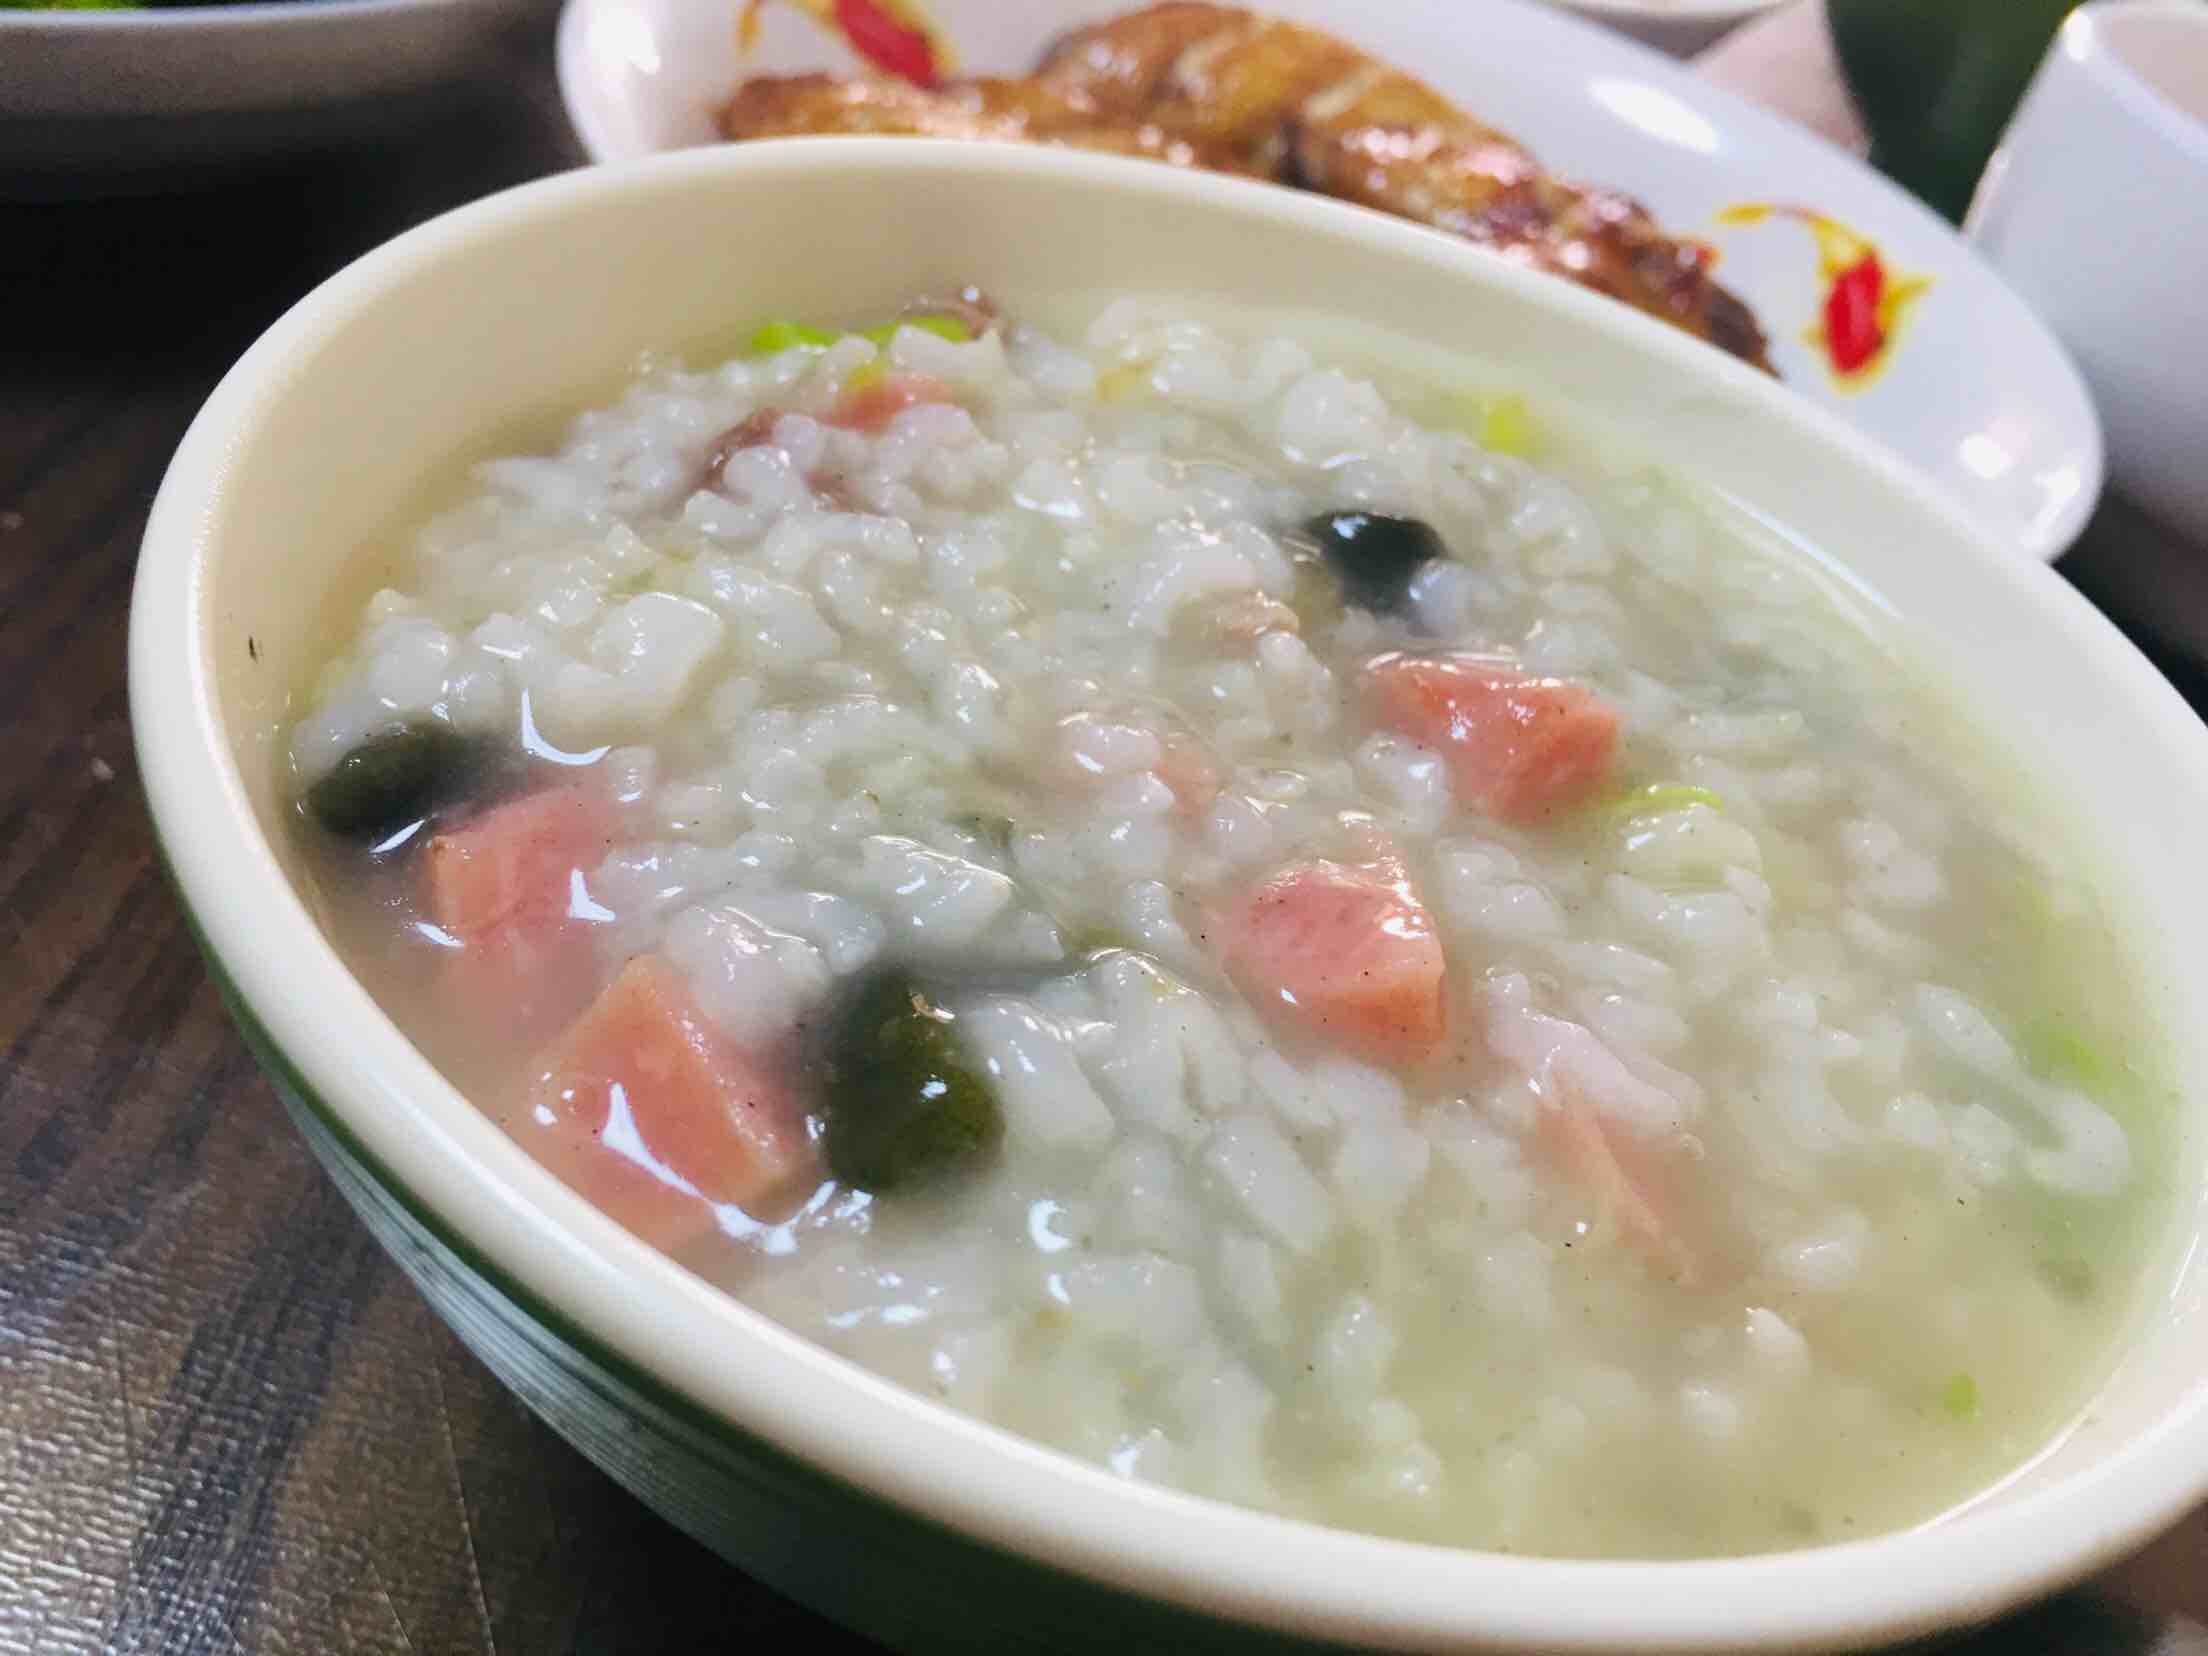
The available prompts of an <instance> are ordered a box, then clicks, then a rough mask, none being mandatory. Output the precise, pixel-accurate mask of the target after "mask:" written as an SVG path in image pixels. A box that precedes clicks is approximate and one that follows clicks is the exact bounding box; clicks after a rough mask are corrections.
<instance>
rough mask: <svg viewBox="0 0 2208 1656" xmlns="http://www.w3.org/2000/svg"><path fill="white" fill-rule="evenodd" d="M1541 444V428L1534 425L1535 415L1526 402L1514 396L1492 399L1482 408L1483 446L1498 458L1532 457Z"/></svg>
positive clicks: (1485, 402)
mask: <svg viewBox="0 0 2208 1656" xmlns="http://www.w3.org/2000/svg"><path fill="white" fill-rule="evenodd" d="M1540 440H1541V432H1540V428H1539V427H1537V426H1536V425H1535V424H1534V423H1533V412H1532V410H1531V409H1529V408H1527V407H1526V399H1525V398H1523V397H1521V396H1518V395H1517V394H1516V393H1511V394H1508V395H1505V396H1500V397H1489V398H1487V399H1486V400H1485V401H1484V402H1482V403H1481V405H1480V446H1481V447H1482V448H1488V449H1493V450H1494V451H1495V452H1496V453H1497V454H1510V455H1516V456H1518V457H1519V458H1520V459H1523V458H1524V457H1525V456H1527V455H1529V454H1531V453H1532V452H1533V450H1534V448H1535V446H1536V445H1537V444H1538V443H1539V442H1540Z"/></svg>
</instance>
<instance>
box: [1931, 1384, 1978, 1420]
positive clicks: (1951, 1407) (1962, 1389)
mask: <svg viewBox="0 0 2208 1656" xmlns="http://www.w3.org/2000/svg"><path fill="white" fill-rule="evenodd" d="M1940 1409H1941V1411H1942V1412H1943V1413H1944V1414H1946V1416H1947V1417H1948V1418H1949V1419H1950V1420H1963V1421H1969V1420H1976V1419H1977V1418H1978V1382H1977V1381H1976V1380H1974V1379H1972V1378H1971V1377H1970V1376H1969V1375H1967V1374H1951V1375H1949V1376H1948V1377H1947V1381H1946V1383H1945V1384H1943V1385H1942V1386H1941V1387H1940Z"/></svg>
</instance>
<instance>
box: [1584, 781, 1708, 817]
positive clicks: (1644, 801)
mask: <svg viewBox="0 0 2208 1656" xmlns="http://www.w3.org/2000/svg"><path fill="white" fill-rule="evenodd" d="M1689 805H1707V806H1708V807H1709V808H1710V809H1711V810H1713V811H1722V810H1724V809H1725V801H1724V799H1723V798H1722V797H1721V796H1719V795H1718V794H1717V793H1715V792H1713V791H1712V790H1711V789H1708V788H1700V787H1696V786H1695V785H1694V784H1693V783H1691V782H1651V783H1649V784H1648V786H1646V787H1645V788H1631V789H1628V790H1627V791H1626V792H1625V793H1624V794H1622V795H1621V796H1619V797H1618V798H1617V799H1614V800H1612V801H1611V802H1610V805H1609V807H1608V808H1607V810H1606V811H1605V813H1604V814H1605V815H1606V816H1608V818H1609V819H1610V821H1611V822H1613V823H1625V822H1631V821H1632V820H1633V819H1634V818H1635V817H1643V816H1656V815H1659V814H1660V813H1662V812H1664V811H1683V810H1685V809H1686V808H1687V807H1688V806H1689Z"/></svg>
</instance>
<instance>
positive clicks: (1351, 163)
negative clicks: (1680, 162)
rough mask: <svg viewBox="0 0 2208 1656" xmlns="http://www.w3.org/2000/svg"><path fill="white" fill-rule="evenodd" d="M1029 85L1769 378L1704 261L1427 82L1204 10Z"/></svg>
mask: <svg viewBox="0 0 2208 1656" xmlns="http://www.w3.org/2000/svg"><path fill="white" fill-rule="evenodd" d="M1036 79H1038V80H1039V81H1041V82H1043V83H1044V84H1046V85H1048V86H1050V87H1052V88H1053V89H1055V90H1057V91H1059V92H1061V93H1064V94H1067V95H1069V96H1078V97H1081V98H1085V99H1086V100H1087V101H1088V102H1089V103H1091V104H1092V105H1093V106H1094V107H1095V108H1096V109H1098V110H1099V111H1100V112H1101V113H1105V114H1116V115H1121V116H1124V117H1127V118H1135V117H1138V116H1139V117H1140V118H1143V119H1147V120H1150V121H1153V122H1155V123H1156V124H1157V125H1159V126H1161V127H1163V128H1164V129H1166V130H1167V131H1169V132H1175V133H1180V134H1183V135H1185V136H1187V137H1189V138H1191V139H1193V140H1198V141H1200V142H1202V143H1203V144H1205V145H1206V146H1207V147H1212V148H1216V147H1220V146H1224V147H1226V148H1228V149H1231V150H1233V151H1235V152H1236V153H1237V154H1239V155H1240V156H1241V158H1242V159H1243V160H1244V162H1245V163H1246V164H1247V166H1248V168H1249V170H1250V171H1253V172H1256V173H1258V174H1260V175H1261V176H1264V177H1269V178H1275V179H1278V180H1279V181H1280V182H1282V183H1288V184H1297V185H1301V186H1302V187H1304V188H1306V189H1311V190H1316V191H1319V192H1320V193H1322V194H1325V195H1331V196H1335V197H1338V198H1339V199H1341V200H1344V201H1354V202H1357V203H1359V204H1360V205H1363V206H1367V207H1375V208H1378V209H1380V210H1381V211H1383V212H1388V213H1394V214H1396V215H1398V216H1400V217H1403V218H1410V219H1416V220H1418V221H1419V222H1421V223H1425V224H1431V225H1434V226H1435V227H1436V228H1439V229H1444V230H1448V231H1450V232H1452V233H1454V234H1456V235H1460V236H1463V237H1465V238H1466V239H1467V240H1469V241H1475V242H1479V243H1481V244H1482V245H1485V246H1489V247H1494V248H1497V249H1499V250H1500V251H1502V252H1504V253H1506V254H1508V255H1509V256H1511V257H1513V258H1517V259H1520V260H1523V261H1524V262H1525V263H1527V264H1530V265H1533V266H1535V267H1536V268H1539V269H1542V270H1547V271H1551V272H1553V273H1555V274H1557V275H1560V276H1565V277H1568V278H1570V279H1571V280H1573V281H1576V282H1579V283H1580V284H1582V285H1583V286H1586V287H1591V288H1593V289H1595V290H1596V291H1597V292H1599V293H1606V294H1608V295H1610V296H1611V297H1612V298H1614V299H1619V300H1622V301H1624V302H1625V303H1626V304H1629V305H1632V306H1634V307H1636V308H1637V309H1640V310H1643V311H1646V312H1648V313H1649V314H1650V315H1652V316H1655V317H1658V318H1659V319H1661V320H1663V321H1666V322H1669V323H1671V324H1673V325H1674V326H1676V327H1679V328H1683V329H1685V330H1686V331H1687V332H1689V333H1692V334H1695V335H1697V336H1698V337H1700V338H1703V339H1707V340H1709V341H1710V342H1711V343H1713V344H1715V345H1717V346H1719V347H1721V348H1722V349H1724V350H1727V351H1730V352H1731V353H1732V354H1733V355H1735V356H1738V357H1742V358H1744V359H1745V360H1747V361H1749V362H1752V363H1754V364H1755V365H1756V366H1757V367H1759V368H1762V369H1764V370H1765V371H1766V372H1769V371H1770V368H1771V363H1770V360H1769V357H1768V355H1767V353H1766V343H1765V340H1764V337H1763V331H1762V329H1761V328H1759V327H1758V326H1757V325H1756V320H1755V317H1754V315H1753V314H1752V313H1751V312H1750V311H1749V309H1748V307H1747V306H1746V305H1745V304H1743V303H1742V302H1741V301H1740V300H1739V299H1738V298H1736V297H1735V296H1734V295H1733V294H1731V293H1729V292H1727V291H1726V290H1725V289H1724V288H1723V287H1721V286H1719V285H1718V284H1717V283H1716V282H1715V281H1713V280H1711V279H1710V275H1709V268H1708V266H1709V258H1708V255H1707V253H1706V252H1705V251H1704V250H1703V249H1702V248H1700V247H1698V246H1696V245H1695V244H1694V243H1692V242H1682V241H1679V240H1677V239H1675V238H1673V237H1670V236H1667V235H1665V234H1664V233H1663V231H1662V230H1661V229H1660V228H1659V227H1658V226H1657V224H1656V222H1655V221H1654V220H1653V219H1652V218H1650V217H1649V215H1648V213H1647V211H1646V210H1645V209H1644V208H1642V207H1641V206H1640V205H1639V204H1638V203H1636V202H1634V201H1632V200H1631V199H1630V198H1628V197H1626V196H1622V195H1619V194H1617V193H1616V192H1614V191H1609V190H1600V189H1592V188H1588V187H1586V186H1582V185H1576V184H1571V183H1568V182H1566V181H1564V180H1561V179H1558V178H1555V177H1553V176H1552V175H1550V174H1548V173H1546V172H1544V171H1543V170H1542V168H1541V166H1540V164H1539V163H1538V162H1537V161H1535V159H1534V158H1533V156H1532V155H1531V154H1530V153H1529V152H1528V151H1527V150H1526V149H1525V148H1524V147H1523V146H1522V145H1520V144H1519V143H1517V142H1516V141H1515V140H1514V139H1512V138H1509V137H1507V136H1506V135H1504V134H1503V133H1500V132H1498V131H1496V130H1495V129H1494V128H1492V127H1490V126H1488V125H1486V124H1485V123H1483V122H1481V121H1479V120H1477V119H1475V118H1474V117H1472V116H1470V115H1468V114H1466V113H1465V112H1464V111H1463V110H1461V109H1459V108H1458V107H1457V106H1456V105H1455V104H1453V103H1451V102H1450V101H1449V100H1448V99H1447V98H1444V97H1443V96H1442V95H1441V94H1440V93H1438V92H1436V91H1434V90H1433V89H1432V88H1431V87H1429V86H1427V85H1426V84H1425V83H1424V82H1422V81H1420V80H1418V79H1416V78H1415V77H1413V76H1411V75H1407V74H1404V73H1403V72H1402V71H1400V70H1398V69H1393V68H1391V67H1389V66H1388V65H1386V64H1384V63H1381V62H1379V61H1378V60H1376V59H1374V58H1373V57H1371V56H1370V55H1368V54H1366V53H1364V52H1362V51H1359V50H1358V49H1356V48H1355V47H1353V46H1350V45H1349V44H1347V43H1346V42H1344V41H1340V40H1337V39H1335V38H1334V37H1333V36H1331V35H1328V34H1324V33H1321V32H1320V31H1318V30H1316V29H1308V28H1304V27H1302V26H1300V25H1298V24H1294V23H1285V22H1281V21H1279V20H1278V19H1274V18H1267V17H1262V16H1258V15H1256V14H1254V13H1251V12H1246V11H1242V10H1240V9H1238V8H1235V7H1230V6H1214V5H1207V4H1202V3H1200V0H1169V3H1167V4H1164V5H1158V6H1152V7H1149V8H1147V9H1145V10H1142V11H1138V12H1132V13H1129V14H1128V15H1127V16H1125V17H1119V18H1114V19H1112V20H1110V21H1108V22H1105V23H1100V24H1097V25H1095V26H1094V27H1092V28H1087V29H1080V30H1077V31H1075V32H1074V33H1072V34H1069V35H1066V36H1064V37H1062V38H1061V39H1059V40H1058V41H1056V42H1055V43H1054V44H1053V45H1052V46H1051V47H1050V48H1049V49H1048V50H1046V51H1045V52H1044V54H1043V57H1042V60H1041V62H1040V63H1039V64H1038V65H1037V66H1036Z"/></svg>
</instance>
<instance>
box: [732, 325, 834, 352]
mask: <svg viewBox="0 0 2208 1656" xmlns="http://www.w3.org/2000/svg"><path fill="white" fill-rule="evenodd" d="M836 337H837V336H836V333H835V331H834V330H833V329H830V328H816V327H814V326H813V325H812V324H811V323H810V322H762V323H760V324H759V326H758V327H756V328H754V329H753V330H752V332H751V352H752V355H754V356H772V355H774V354H775V353H776V352H778V351H787V350H788V349H790V347H791V346H793V345H803V346H805V347H806V348H807V349H809V350H818V349H820V348H821V347H823V346H828V345H833V344H834V343H835V342H836Z"/></svg>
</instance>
